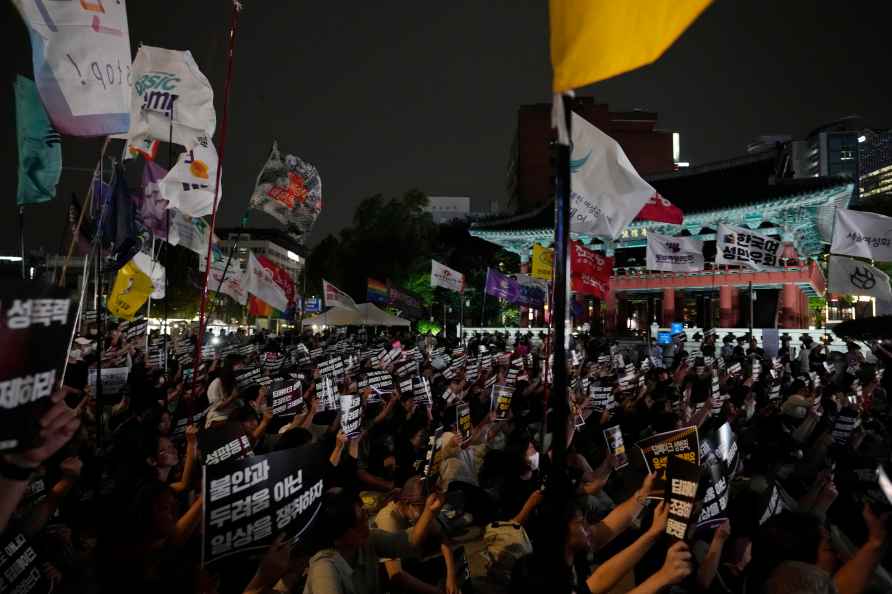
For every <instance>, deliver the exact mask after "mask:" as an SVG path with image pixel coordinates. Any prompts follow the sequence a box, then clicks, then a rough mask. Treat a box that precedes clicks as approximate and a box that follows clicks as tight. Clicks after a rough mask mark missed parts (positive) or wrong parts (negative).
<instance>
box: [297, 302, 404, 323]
mask: <svg viewBox="0 0 892 594" xmlns="http://www.w3.org/2000/svg"><path fill="white" fill-rule="evenodd" d="M411 324H412V323H411V322H410V321H409V320H406V319H404V318H400V317H397V316H394V315H391V314H389V313H387V312H386V311H384V310H382V309H379V308H378V307H376V306H375V305H374V304H372V303H360V304H359V305H357V306H356V309H355V310H350V309H343V308H340V307H333V308H331V309H329V310H328V311H327V312H325V313H321V314H319V315H318V316H313V317H312V318H307V319H305V320H304V322H303V325H304V326H410V325H411Z"/></svg>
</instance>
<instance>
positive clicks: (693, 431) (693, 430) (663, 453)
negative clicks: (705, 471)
mask: <svg viewBox="0 0 892 594" xmlns="http://www.w3.org/2000/svg"><path fill="white" fill-rule="evenodd" d="M635 445H636V446H638V448H639V449H640V450H641V455H642V456H643V457H644V463H645V465H646V466H647V471H648V472H656V473H657V480H656V481H655V483H654V484H655V486H656V487H657V488H659V489H662V488H664V487H665V482H666V466H667V464H668V461H669V458H670V457H673V458H682V459H683V460H686V461H688V462H691V463H692V464H696V465H698V466H699V464H700V439H699V435H698V433H697V427H696V426H691V427H683V428H681V429H673V430H672V431H666V432H664V433H658V434H656V435H652V436H650V437H647V438H645V439H642V440H641V441H639V442H638V443H636V444H635Z"/></svg>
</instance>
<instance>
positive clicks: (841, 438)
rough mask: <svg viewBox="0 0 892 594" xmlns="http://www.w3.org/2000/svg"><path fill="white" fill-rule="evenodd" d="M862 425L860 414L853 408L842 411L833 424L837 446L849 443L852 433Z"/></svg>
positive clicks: (834, 439)
mask: <svg viewBox="0 0 892 594" xmlns="http://www.w3.org/2000/svg"><path fill="white" fill-rule="evenodd" d="M858 425H860V419H859V418H858V413H857V412H855V411H854V410H852V409H851V408H844V409H842V410H841V411H840V412H839V414H838V415H837V417H836V420H835V421H834V422H833V429H832V432H831V434H832V436H833V443H834V444H835V445H841V446H844V445H846V444H847V443H849V439H850V438H851V437H852V432H853V431H855V428H856V427H858Z"/></svg>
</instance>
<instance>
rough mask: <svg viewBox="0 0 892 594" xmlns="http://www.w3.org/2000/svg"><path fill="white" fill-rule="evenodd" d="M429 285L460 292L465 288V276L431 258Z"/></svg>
mask: <svg viewBox="0 0 892 594" xmlns="http://www.w3.org/2000/svg"><path fill="white" fill-rule="evenodd" d="M431 286H432V287H443V288H444V289H449V290H450V291H456V292H458V293H461V292H463V291H464V290H465V276H464V275H463V274H462V273H460V272H458V271H455V270H453V269H451V268H449V267H448V266H444V265H442V264H440V263H439V262H437V261H436V260H431Z"/></svg>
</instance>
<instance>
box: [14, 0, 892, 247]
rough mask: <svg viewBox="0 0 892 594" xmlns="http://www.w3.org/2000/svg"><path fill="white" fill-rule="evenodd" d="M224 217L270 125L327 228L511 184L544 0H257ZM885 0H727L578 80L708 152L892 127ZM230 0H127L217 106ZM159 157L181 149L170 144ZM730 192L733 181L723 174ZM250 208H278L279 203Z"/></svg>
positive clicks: (81, 147)
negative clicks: (307, 168) (305, 176)
mask: <svg viewBox="0 0 892 594" xmlns="http://www.w3.org/2000/svg"><path fill="white" fill-rule="evenodd" d="M244 4H245V10H244V12H243V13H242V18H241V29H240V32H239V37H238V46H237V48H236V61H235V82H234V89H233V94H232V100H231V109H232V116H231V125H230V130H229V137H228V141H227V148H226V151H227V152H226V160H225V165H224V182H225V183H224V188H225V192H224V196H223V202H222V211H221V219H220V221H219V222H218V224H221V225H235V224H237V222H238V220H239V218H240V217H241V215H242V213H243V210H244V208H245V205H246V204H247V199H248V196H249V194H250V191H251V189H252V184H253V181H254V178H255V176H256V175H257V172H258V171H259V168H260V167H261V165H262V163H263V162H264V160H265V159H266V156H267V153H268V150H269V146H270V144H271V142H272V140H273V139H278V140H279V144H280V147H281V148H282V149H283V150H286V151H288V152H292V153H295V154H298V155H300V156H301V157H303V158H304V159H306V160H308V161H310V162H311V163H313V164H315V165H316V166H317V168H318V169H319V171H320V174H321V176H322V181H323V196H324V199H325V209H324V211H323V214H322V216H321V217H320V219H319V221H318V223H317V225H316V229H315V231H314V232H313V235H312V237H311V238H310V243H311V244H312V243H315V242H317V241H318V240H319V239H321V238H322V237H324V236H325V235H326V234H328V233H331V232H336V231H337V230H339V229H340V228H341V227H343V226H345V225H347V224H349V223H350V220H351V218H352V214H353V210H354V208H355V206H356V205H357V204H358V203H359V201H360V200H362V198H364V197H366V196H369V195H372V194H375V193H379V192H380V193H383V194H385V195H396V194H399V193H402V192H403V191H405V190H407V189H409V188H413V187H417V188H420V189H422V190H424V191H425V192H427V193H428V194H431V195H463V196H471V197H472V199H473V202H472V205H473V208H474V209H477V210H482V209H484V208H488V205H489V203H490V200H492V199H494V198H496V199H502V200H504V194H505V172H506V166H507V163H508V158H509V148H510V145H511V141H512V138H513V135H514V129H515V124H516V117H517V107H518V106H519V105H522V104H525V103H536V102H544V101H548V100H549V99H550V91H549V89H550V65H549V61H548V15H547V2H545V1H544V0H541V1H539V0H536V1H534V0H501V1H495V0H488V1H485V2H481V1H480V0H454V1H452V2H448V3H424V2H408V1H393V2H375V3H360V2H294V1H281V0H280V1H272V0H267V1H265V2H260V1H259V0H245V2H244ZM879 4H880V3H872V2H871V3H868V2H864V3H857V4H856V3H842V2H829V1H820V2H814V1H813V0H789V1H785V2H777V1H775V0H772V1H762V0H760V1H754V0H747V1H742V0H740V1H731V0H719V1H717V2H716V3H715V5H714V6H712V7H711V8H709V9H708V10H707V11H706V12H705V13H704V14H703V15H702V16H701V18H700V19H699V20H698V21H696V22H695V23H694V25H693V26H692V27H691V28H690V29H689V30H688V31H687V33H686V34H685V35H684V36H683V37H682V38H681V39H680V40H679V41H678V42H677V43H676V44H675V45H674V46H673V47H672V48H671V49H670V50H669V51H668V52H667V54H666V55H665V56H664V57H663V58H662V59H661V60H660V61H659V62H657V63H656V64H655V65H652V66H650V67H646V68H643V69H640V70H638V71H635V72H632V73H629V74H626V75H624V76H620V77H618V78H615V79H613V80H611V81H609V82H604V83H601V84H598V85H595V86H593V87H590V88H587V89H584V90H582V91H580V93H582V94H593V95H594V96H595V97H596V98H597V99H598V100H599V101H602V102H607V103H609V104H610V105H611V107H612V108H614V109H617V110H628V109H633V108H642V109H648V110H654V111H657V112H658V113H659V114H660V122H659V127H660V128H661V129H664V130H672V131H678V132H680V133H681V151H682V154H681V157H682V160H688V161H691V162H692V163H693V164H697V163H704V162H708V161H714V160H718V159H722V158H727V157H731V156H734V155H738V154H741V153H743V152H744V148H745V146H746V144H747V143H748V142H750V141H752V140H754V139H755V137H757V136H758V135H760V134H773V133H790V134H794V135H803V134H805V133H807V132H808V131H809V130H810V129H812V128H814V127H816V126H817V125H819V124H822V123H826V122H828V121H831V120H834V119H837V118H840V117H843V116H846V115H849V114H859V115H861V116H864V117H866V118H867V119H868V122H869V123H870V124H871V125H873V126H875V127H890V126H892V117H890V115H892V114H890V112H889V109H890V106H892V101H890V97H892V93H890V91H892V82H890V80H892V75H890V70H889V68H890V66H889V58H890V53H892V52H890V50H889V45H888V23H889V19H888V17H889V15H888V14H885V13H884V14H880V13H879V12H878V10H879V9H878V8H876V6H878V5H879ZM2 5H3V9H2V10H3V37H4V41H5V46H6V48H7V49H6V52H5V56H4V61H3V63H4V66H3V68H4V80H5V82H6V87H5V88H6V90H7V92H5V93H3V94H2V97H0V110H2V113H3V115H4V117H5V118H6V121H7V122H8V124H7V126H6V135H5V138H4V142H3V148H2V151H3V154H2V159H0V179H2V183H3V187H5V188H6V189H7V193H8V196H9V197H8V198H7V200H6V206H3V207H2V208H3V209H4V211H3V212H4V214H3V215H2V216H0V253H10V252H12V251H13V250H15V249H16V229H17V226H16V222H15V221H16V217H15V212H16V209H15V200H14V194H15V188H16V150H15V124H14V108H13V102H12V88H11V83H12V81H13V80H14V77H15V74H16V73H17V72H20V73H24V74H27V75H29V76H30V75H31V72H32V68H31V58H30V45H29V42H28V38H27V35H26V32H25V29H24V26H23V25H22V23H21V21H20V19H19V17H18V15H17V13H16V11H15V9H14V8H12V6H11V5H10V3H9V2H8V1H4V2H3V3H2ZM229 6H230V4H229V2H228V1H227V0H200V1H199V0H191V1H189V0H187V1H183V0H180V1H178V2H171V1H168V0H157V1H153V2H148V1H145V0H131V1H130V2H129V6H128V14H129V20H130V38H131V41H132V43H133V45H134V52H135V48H136V46H137V44H139V43H140V42H142V43H145V44H149V45H157V46H163V47H169V48H172V49H189V50H191V51H192V53H193V55H194V56H195V58H196V60H197V62H198V64H199V66H200V67H201V68H202V70H203V72H205V74H206V75H207V76H208V78H209V79H210V81H211V83H212V84H213V85H214V90H215V93H216V94H217V114H218V122H219V121H220V120H221V119H222V102H221V100H222V89H223V78H224V71H225V70H224V69H225V42H226V37H225V36H226V30H227V26H228V19H229ZM98 151H99V143H98V142H97V141H95V140H85V139H79V138H69V137H66V138H64V139H63V160H64V165H65V166H66V167H71V168H83V169H86V170H87V171H77V170H66V171H64V172H63V176H62V181H61V183H60V186H59V195H58V198H57V200H56V201H54V202H53V203H50V204H48V205H39V206H32V207H29V208H28V210H27V214H26V217H27V223H26V226H27V235H28V248H29V249H34V248H37V247H40V246H41V245H43V246H44V247H46V249H47V250H49V251H51V252H54V251H57V250H58V249H59V242H60V240H59V237H60V234H61V231H62V228H63V225H64V204H67V202H68V196H70V194H71V192H72V191H73V192H76V193H78V195H83V193H84V190H85V189H86V187H87V185H88V182H89V172H88V171H90V170H92V167H93V166H94V164H95V162H96V159H97V157H98ZM161 163H162V164H166V163H165V162H164V160H161ZM717 191H720V189H718V188H717ZM252 217H253V218H252V224H257V225H273V224H274V223H275V222H274V220H273V219H271V218H269V217H267V216H266V215H264V214H254V215H252Z"/></svg>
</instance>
